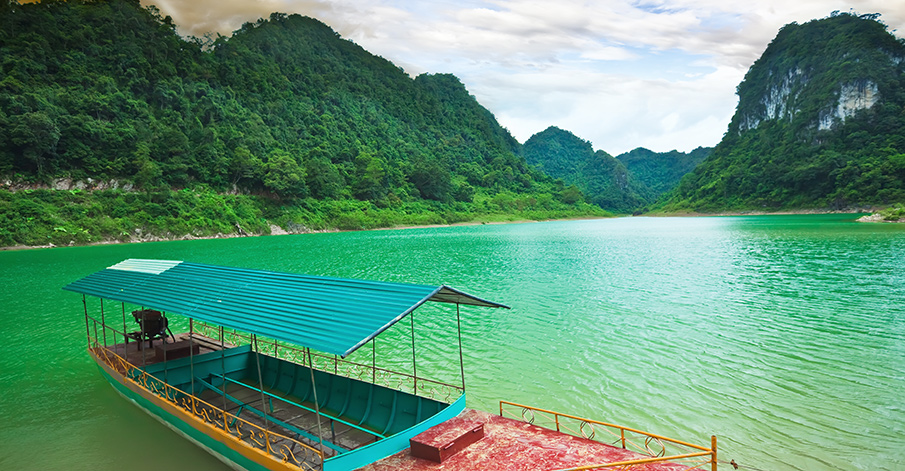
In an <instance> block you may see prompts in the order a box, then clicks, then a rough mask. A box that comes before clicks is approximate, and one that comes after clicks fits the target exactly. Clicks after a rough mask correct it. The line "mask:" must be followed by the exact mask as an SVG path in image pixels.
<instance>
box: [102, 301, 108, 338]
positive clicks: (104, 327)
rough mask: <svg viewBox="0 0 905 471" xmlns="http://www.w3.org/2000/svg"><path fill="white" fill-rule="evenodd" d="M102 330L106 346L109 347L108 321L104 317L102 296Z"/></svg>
mask: <svg viewBox="0 0 905 471" xmlns="http://www.w3.org/2000/svg"><path fill="white" fill-rule="evenodd" d="M101 330H102V331H103V333H104V348H107V321H106V320H105V319H104V298H101Z"/></svg>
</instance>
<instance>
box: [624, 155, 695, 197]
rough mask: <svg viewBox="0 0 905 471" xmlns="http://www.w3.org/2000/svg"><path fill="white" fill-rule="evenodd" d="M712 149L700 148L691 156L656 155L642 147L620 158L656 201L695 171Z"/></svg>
mask: <svg viewBox="0 0 905 471" xmlns="http://www.w3.org/2000/svg"><path fill="white" fill-rule="evenodd" d="M711 152H713V148H712V147H698V148H697V149H694V150H693V151H691V152H688V153H686V152H679V151H677V150H672V151H670V152H654V151H652V150H648V149H645V148H643V147H639V148H637V149H634V150H631V151H629V152H626V153H624V154H619V155H617V156H616V160H618V161H620V162H622V164H623V165H625V168H626V169H628V171H629V172H631V173H632V174H633V175H634V176H635V178H637V179H638V181H640V182H641V183H643V184H644V185H645V186H647V187H648V188H650V190H651V192H652V193H653V197H654V198H657V197H659V196H660V195H662V194H664V193H666V192H668V191H670V190H672V189H673V188H675V187H676V185H678V184H679V180H681V179H682V177H684V176H685V174H687V173H688V172H691V171H692V170H694V168H695V167H697V166H698V164H700V163H701V162H703V161H704V159H706V158H707V156H709V155H710V153H711Z"/></svg>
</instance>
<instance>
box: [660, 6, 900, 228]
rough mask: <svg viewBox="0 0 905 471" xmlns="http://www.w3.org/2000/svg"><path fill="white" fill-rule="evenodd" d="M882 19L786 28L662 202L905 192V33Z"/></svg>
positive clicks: (882, 197) (726, 204) (852, 197)
mask: <svg viewBox="0 0 905 471" xmlns="http://www.w3.org/2000/svg"><path fill="white" fill-rule="evenodd" d="M878 17H879V15H854V14H838V13H834V14H833V15H831V16H830V17H828V18H824V19H821V20H814V21H811V22H808V23H805V24H801V25H799V24H797V23H792V24H789V25H786V26H784V27H783V28H782V29H780V31H779V33H778V34H777V35H776V38H774V39H773V41H772V42H771V43H770V45H769V46H768V47H767V49H766V50H765V51H764V53H763V55H762V56H761V57H760V58H759V59H758V60H757V61H756V62H755V63H754V65H753V66H752V67H751V68H750V69H749V70H748V73H747V74H746V75H745V79H744V81H743V82H742V83H741V84H739V86H738V89H737V92H738V95H739V103H738V108H737V109H736V112H735V116H733V118H732V121H731V123H730V124H729V129H728V132H727V133H726V134H725V136H724V138H723V140H722V142H720V144H719V145H718V146H717V147H716V148H715V149H714V151H713V153H712V154H711V155H710V157H708V158H707V159H706V160H705V161H704V162H703V163H701V165H700V166H698V167H697V168H696V169H695V170H694V171H693V172H692V173H690V174H689V175H688V176H686V177H685V178H684V179H683V181H682V182H681V183H680V184H679V186H678V187H677V189H676V190H675V191H674V192H673V194H672V195H670V197H669V201H668V202H667V203H666V204H665V205H663V207H664V209H675V210H689V209H691V210H696V211H702V212H718V211H726V210H742V209H758V210H764V209H796V208H814V207H817V208H819V207H824V208H826V207H830V208H835V209H844V208H851V207H855V206H858V205H862V204H865V205H870V204H880V205H883V204H888V203H890V202H894V201H899V200H905V41H903V40H901V39H897V38H896V37H895V36H894V35H893V34H891V33H890V32H888V31H887V30H886V26H885V25H884V24H883V23H881V22H879V21H878Z"/></svg>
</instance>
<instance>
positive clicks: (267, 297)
mask: <svg viewBox="0 0 905 471" xmlns="http://www.w3.org/2000/svg"><path fill="white" fill-rule="evenodd" d="M64 289H65V290H69V291H73V292H77V293H81V294H82V295H83V296H82V302H83V306H84V316H85V326H86V332H87V338H88V351H89V354H90V355H91V357H92V358H93V359H94V360H95V361H96V362H97V364H98V367H99V369H100V371H101V374H102V375H103V376H104V378H105V379H107V380H108V381H109V382H110V384H112V385H113V387H114V388H115V390H116V391H117V392H119V393H120V394H121V395H122V396H124V397H125V398H126V399H128V400H129V401H131V402H133V403H134V404H136V405H137V406H139V407H140V408H142V409H144V410H145V411H146V412H148V413H149V414H150V415H151V416H153V417H155V418H156V419H158V420H159V421H160V422H161V423H163V424H164V425H166V426H167V427H169V428H171V429H172V430H174V431H176V432H177V433H179V434H181V435H183V436H184V437H186V438H188V439H189V440H191V441H192V442H194V443H195V444H197V445H198V446H200V447H202V448H204V449H205V450H207V451H208V452H210V453H212V454H213V455H214V456H216V457H218V458H219V459H220V460H222V461H223V462H224V463H227V464H228V465H229V466H231V467H233V468H234V469H239V470H298V469H304V470H324V471H344V470H353V469H361V468H365V469H372V470H382V469H412V470H417V469H436V465H437V463H438V462H443V463H444V469H480V468H483V469H486V468H488V467H493V468H497V469H504V468H505V469H536V465H537V464H538V463H539V462H544V463H546V466H547V468H549V469H592V468H598V467H607V466H622V467H623V468H626V467H633V466H640V467H642V468H643V469H651V470H654V469H670V470H671V469H685V468H686V466H684V465H678V464H675V463H674V461H677V460H688V459H698V460H701V459H704V460H705V461H700V462H699V463H698V464H697V465H698V466H701V465H703V464H711V466H712V469H713V470H714V471H715V470H716V442H715V439H713V440H712V443H711V447H702V446H697V445H692V444H689V443H686V442H681V441H678V440H672V439H668V438H665V437H660V436H657V435H653V434H647V433H645V432H641V431H637V430H634V429H630V428H626V427H619V426H615V425H612V424H607V423H604V422H597V421H591V420H588V419H581V418H578V417H573V416H569V415H565V414H558V413H555V412H551V411H545V410H543V409H537V408H532V407H529V406H522V405H518V404H514V403H508V402H505V401H501V404H500V416H493V415H491V414H487V413H484V412H479V411H473V410H467V409H466V408H465V379H464V365H463V363H462V358H463V356H462V350H461V348H462V347H461V346H462V342H461V328H460V322H459V319H460V312H459V306H461V305H471V306H481V307H490V308H508V307H507V306H505V305H502V304H499V303H495V302H491V301H487V300H484V299H481V298H478V297H476V296H472V295H469V294H467V293H464V292H462V291H459V290H456V289H453V288H450V287H448V286H425V285H414V284H401V283H384V282H374V281H362V280H349V279H339V278H329V277H316V276H306V275H298V274H290V273H277V272H268V271H260V270H248V269H238V268H229V267H218V266H212V265H203V264H196V263H188V262H181V261H166V260H137V259H129V260H125V261H123V262H121V263H118V264H116V265H113V266H111V267H109V268H106V269H104V270H101V271H99V272H97V273H94V274H91V275H88V276H86V277H85V278H82V279H80V280H77V281H75V282H73V283H71V284H69V285H67V286H65V287H64ZM89 300H90V302H89ZM427 302H437V303H447V304H454V305H455V316H456V322H455V326H456V329H457V331H458V332H457V333H458V339H459V342H458V348H459V350H458V353H459V365H458V366H459V368H458V369H459V371H458V373H459V376H460V378H459V379H460V381H458V382H457V384H450V383H449V382H443V381H438V380H435V379H430V378H427V377H425V375H424V374H423V373H422V374H421V375H420V376H419V374H418V363H417V357H418V355H417V352H418V349H417V342H416V337H415V334H414V332H415V321H414V315H413V314H412V313H413V311H414V310H415V309H416V308H418V307H419V306H421V305H423V304H424V303H427ZM406 318H407V319H408V320H409V322H410V325H411V327H410V331H411V366H412V371H411V372H398V371H392V370H390V369H389V368H385V367H379V366H378V365H377V360H376V358H377V355H376V351H377V337H378V335H380V334H381V333H383V332H385V331H387V329H389V328H390V327H392V326H393V325H395V324H397V323H398V322H400V321H402V320H403V319H406ZM178 326H181V329H180V328H178ZM174 328H175V330H176V331H177V333H176V334H174V333H173V329H174ZM368 346H370V350H371V352H372V354H371V355H370V357H371V359H372V361H371V363H370V364H367V362H362V361H361V360H359V361H357V362H352V361H349V359H348V358H347V357H348V356H349V355H350V354H352V353H353V352H356V351H358V350H359V349H363V350H362V351H361V352H359V353H358V355H357V356H358V357H359V358H367V357H368V355H367V350H368V348H367V347H368ZM504 406H505V407H504ZM504 409H505V410H508V411H510V412H512V413H513V414H514V415H515V416H516V417H515V418H516V419H524V420H525V421H528V422H534V421H535V419H537V418H538V417H540V418H543V419H546V420H548V421H549V423H550V426H549V428H542V427H537V426H536V425H529V424H526V423H524V421H523V420H515V419H512V418H504V417H502V416H503V415H504ZM513 411H514V412H513ZM519 415H520V417H519ZM529 417H530V418H529ZM554 423H555V426H554ZM570 424H571V425H570ZM570 427H571V429H570ZM554 428H555V430H554ZM602 429H608V430H609V429H613V430H616V431H617V432H619V434H621V448H620V447H619V446H611V445H607V444H603V443H600V442H599V441H597V440H593V438H595V437H594V435H595V434H596V433H597V431H598V430H602ZM570 430H571V431H570ZM589 431H591V433H590V436H588V435H589ZM485 432H486V433H485ZM610 432H611V433H613V432H612V430H610ZM627 434H628V437H629V439H628V440H627V439H626V436H627ZM614 436H619V435H615V434H614ZM632 437H641V438H642V439H643V441H644V445H643V446H637V448H638V451H640V452H641V453H635V452H631V451H628V450H627V444H629V445H630V444H632V443H634V441H633V440H632ZM531 440H534V441H535V442H537V445H536V446H533V447H532V448H531V449H530V450H513V449H511V447H512V446H513V443H516V444H517V443H523V442H526V441H531ZM652 441H654V442H655V443H657V444H658V446H660V447H662V451H654V450H652V448H651V442H652ZM476 442H477V443H476ZM665 443H669V444H671V445H678V446H681V447H686V448H688V447H690V448H691V449H693V450H692V452H691V453H683V454H678V455H671V456H666V453H665V451H666V445H665ZM545 444H546V445H548V448H550V449H552V450H560V451H561V449H562V447H563V446H565V447H571V449H573V450H582V452H581V453H579V454H577V455H574V454H573V455H574V456H565V457H563V456H559V455H561V454H562V453H560V452H556V453H559V455H556V453H552V452H551V453H552V454H551V453H547V452H546V451H549V450H546V451H545ZM506 447H509V448H506ZM629 448H630V447H629ZM457 452H459V453H458V454H457ZM453 455H455V456H453ZM513 455H515V456H516V458H515V459H514V461H513V458H512V456H513ZM554 455H556V456H554ZM507 456H508V458H507ZM519 456H521V457H522V458H521V459H519V458H518V457H519ZM488 457H489V458H488ZM702 457H703V458H702ZM487 459H489V460H490V461H486V460H487ZM507 459H508V460H509V461H506V460H507ZM481 460H485V461H481ZM651 466H653V467H651ZM658 466H659V467H658ZM675 466H680V467H679V468H675ZM644 467H646V468H644Z"/></svg>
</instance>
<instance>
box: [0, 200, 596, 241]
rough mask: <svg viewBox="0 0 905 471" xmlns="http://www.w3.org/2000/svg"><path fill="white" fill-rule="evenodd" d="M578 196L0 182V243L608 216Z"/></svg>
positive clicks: (154, 238)
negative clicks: (284, 193)
mask: <svg viewBox="0 0 905 471" xmlns="http://www.w3.org/2000/svg"><path fill="white" fill-rule="evenodd" d="M608 216H612V214H610V213H608V212H606V211H604V210H602V209H600V208H599V207H597V206H593V205H590V204H588V203H585V202H584V201H577V202H568V203H567V202H565V201H563V200H562V199H561V198H559V196H557V195H554V194H549V193H532V194H514V193H509V192H500V193H497V194H493V195H488V194H483V193H476V194H475V195H474V196H473V198H472V199H471V201H447V202H440V201H431V200H410V201H401V200H399V199H398V198H397V199H395V200H392V201H384V202H379V204H378V203H377V202H371V201H361V200H355V199H339V200H332V199H324V200H318V199H314V198H304V199H295V200H279V199H274V198H268V197H264V196H261V195H236V194H222V193H217V192H214V191H211V190H209V189H206V188H195V189H191V190H190V189H183V190H162V191H159V192H155V193H139V192H127V191H123V190H121V189H112V190H98V191H83V190H48V189H35V190H28V189H26V190H20V191H16V192H8V191H0V247H4V248H7V249H10V248H18V249H28V248H41V247H43V248H51V247H59V246H74V245H96V244H110V243H130V242H154V241H163V240H192V239H206V238H228V237H245V236H258V235H271V234H282V233H289V234H304V233H310V232H331V231H343V230H368V229H379V228H399V227H410V226H412V227H425V226H432V225H450V224H459V223H474V224H480V223H491V222H511V221H542V220H551V219H572V218H593V217H608Z"/></svg>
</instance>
